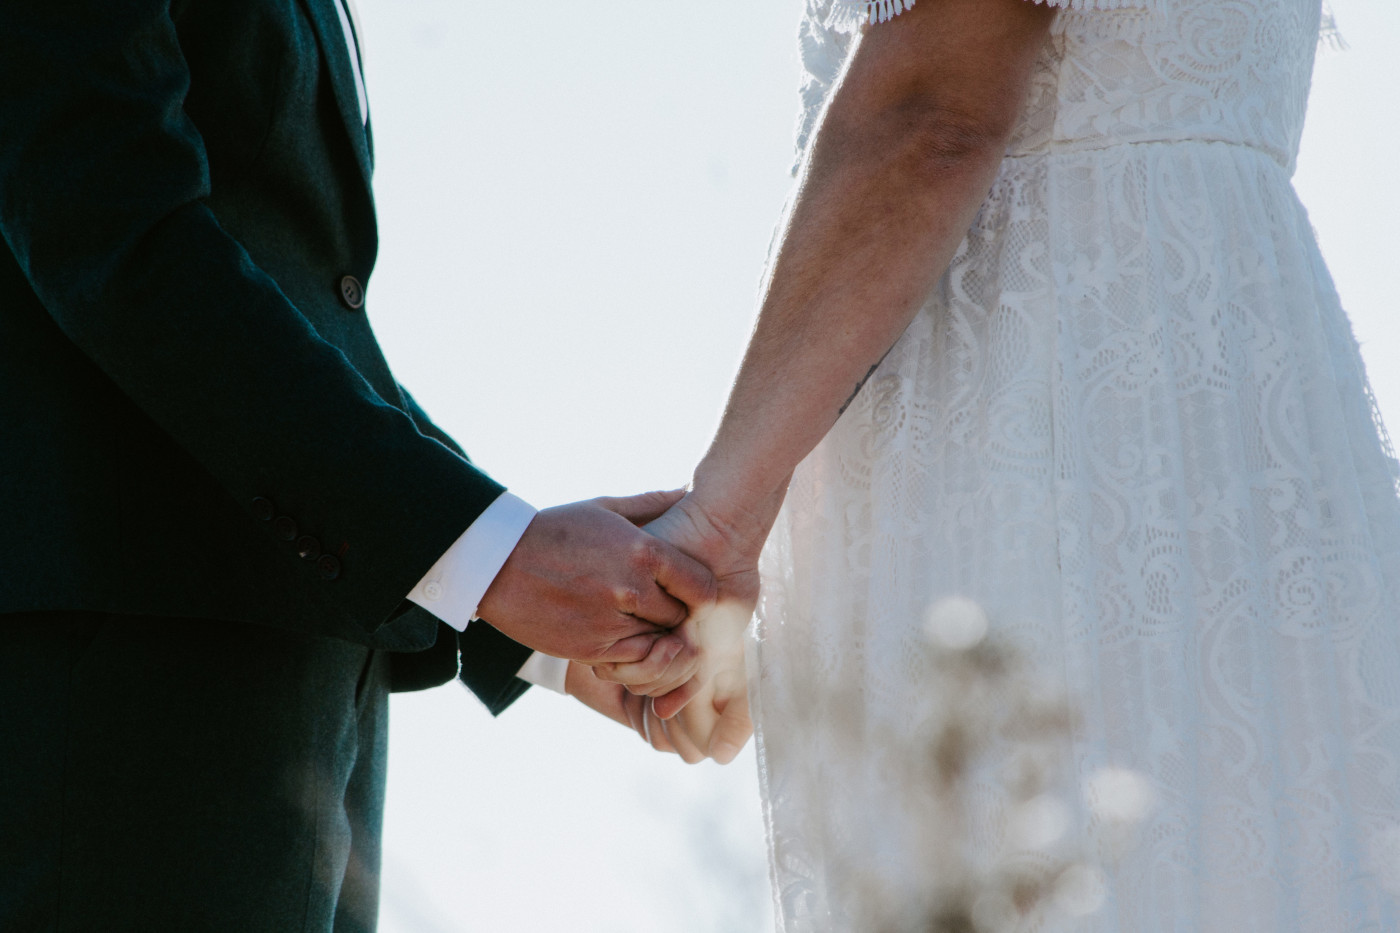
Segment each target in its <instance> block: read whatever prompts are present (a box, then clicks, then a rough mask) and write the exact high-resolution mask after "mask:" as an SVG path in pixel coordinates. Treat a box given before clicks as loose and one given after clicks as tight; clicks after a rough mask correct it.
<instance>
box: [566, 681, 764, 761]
mask: <svg viewBox="0 0 1400 933" xmlns="http://www.w3.org/2000/svg"><path fill="white" fill-rule="evenodd" d="M564 684H565V690H566V691H567V692H568V694H569V695H570V696H572V697H574V698H576V699H578V700H579V701H581V702H582V703H583V704H584V705H585V706H587V707H589V708H590V709H593V710H596V711H597V712H600V713H602V714H603V715H604V716H607V717H608V718H609V719H612V720H614V721H616V722H620V723H622V724H623V725H624V726H628V727H630V728H631V729H633V730H634V731H635V732H637V734H639V735H640V736H641V737H642V739H643V740H644V741H646V742H647V744H649V745H651V746H652V747H653V748H655V749H656V750H657V751H660V752H670V753H673V754H678V755H680V756H681V758H682V759H683V760H684V761H685V762H686V763H687V764H696V763H697V762H700V761H703V760H705V758H707V757H709V758H713V759H714V760H715V761H717V762H719V763H720V764H729V762H731V761H733V760H734V758H735V756H737V755H738V754H739V751H740V750H741V749H742V748H743V747H744V743H745V742H747V741H748V738H749V736H750V735H752V734H753V723H752V721H751V720H750V719H749V704H748V692H747V690H745V689H744V683H743V680H742V678H740V679H739V680H737V681H734V680H732V679H725V678H719V679H717V680H716V681H714V682H712V689H711V690H710V692H709V694H708V695H707V696H706V697H703V698H701V699H697V700H696V701H695V702H693V703H691V704H690V706H689V707H687V708H686V709H685V710H684V711H683V712H682V713H681V714H680V715H679V716H676V717H675V718H673V719H671V720H669V721H668V720H665V719H662V718H661V717H660V716H657V715H656V712H655V710H653V709H652V703H651V700H650V699H649V698H647V697H644V696H638V695H636V694H634V693H630V692H629V691H628V690H627V689H626V688H625V687H623V686H621V685H620V684H614V683H609V682H608V681H605V680H600V679H599V678H598V677H597V676H596V674H595V672H594V670H593V668H591V667H588V666H587V665H584V664H579V663H578V662H576V661H575V662H571V663H570V664H569V670H568V673H567V674H566V675H565V680H564ZM716 686H717V687H718V688H719V689H713V688H714V687H716Z"/></svg>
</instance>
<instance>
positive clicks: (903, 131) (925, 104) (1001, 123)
mask: <svg viewBox="0 0 1400 933" xmlns="http://www.w3.org/2000/svg"><path fill="white" fill-rule="evenodd" d="M1007 96H1009V95H1007ZM881 97H882V98H883V99H880V100H869V99H867V100H866V101H862V102H860V104H861V105H857V106H851V107H837V106H833V107H832V109H831V111H830V112H828V114H827V119H826V120H825V121H824V125H823V127H822V135H823V136H825V137H826V138H827V141H829V142H830V143H831V144H832V148H833V149H834V150H836V151H837V152H840V153H843V154H844V155H846V156H847V157H852V158H858V159H860V160H862V161H869V160H871V159H878V160H879V161H882V162H886V163H888V162H889V161H891V160H894V161H898V162H902V163H905V164H906V165H907V166H908V168H909V169H910V170H912V171H916V172H918V173H919V174H924V173H930V172H931V173H936V174H940V175H941V174H946V173H948V172H950V171H957V170H959V169H961V168H965V167H969V166H973V165H976V166H982V165H985V164H986V163H987V162H988V161H1000V159H1001V157H1002V156H1003V154H1004V153H1005V151H1006V146H1007V144H1008V142H1009V141H1010V139H1011V135H1012V133H1013V132H1014V130H1015V128H1016V123H1017V120H1018V119H1019V117H1020V101H1019V100H1017V101H1011V100H1007V99H1001V98H999V97H997V96H983V97H979V98H976V99H960V98H958V97H957V95H952V94H949V93H948V92H947V91H946V90H940V89H930V88H926V87H923V86H919V85H914V86H909V87H905V88H900V89H898V90H897V91H895V92H893V93H886V94H885V95H881ZM834 103H836V102H834Z"/></svg>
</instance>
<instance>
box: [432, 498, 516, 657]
mask: <svg viewBox="0 0 1400 933" xmlns="http://www.w3.org/2000/svg"><path fill="white" fill-rule="evenodd" d="M534 518H535V509H534V507H533V506H531V505H530V504H529V503H527V502H525V501H524V500H523V499H520V498H519V497H517V496H513V495H511V494H510V493H508V492H503V493H501V495H500V497H499V498H498V499H496V501H495V502H493V503H491V504H490V505H489V506H487V507H486V511H485V512H482V513H481V514H480V515H478V516H477V519H476V521H474V522H472V523H471V525H470V526H469V527H468V528H467V530H466V531H464V532H462V536H461V537H460V538H458V539H457V540H456V541H454V542H452V546H451V547H450V548H448V549H447V553H445V554H443V555H442V557H440V558H438V562H437V563H436V564H433V566H432V569H430V570H429V571H428V572H427V573H426V574H425V575H424V576H423V579H421V580H419V581H418V585H417V586H415V587H414V588H413V590H412V591H411V592H410V593H409V594H408V598H409V599H410V600H411V601H413V602H414V603H417V604H418V605H419V606H422V607H423V608H424V609H426V610H428V611H429V612H431V613H432V614H433V615H435V616H437V617H438V618H439V619H441V620H442V621H444V622H446V623H447V624H448V625H450V626H452V627H453V628H455V629H456V630H457V631H459V632H464V631H466V629H467V623H468V622H470V621H471V620H472V619H474V618H476V610H477V607H478V606H480V605H481V597H483V596H485V595H486V590H487V589H488V588H489V587H490V586H491V581H492V580H495V579H496V574H498V573H500V572H501V567H502V566H504V565H505V562H506V558H508V557H510V552H511V551H513V550H515V546H516V545H517V544H519V543H520V537H521V535H523V534H525V529H526V527H528V526H529V524H530V522H531V521H533V520H534Z"/></svg>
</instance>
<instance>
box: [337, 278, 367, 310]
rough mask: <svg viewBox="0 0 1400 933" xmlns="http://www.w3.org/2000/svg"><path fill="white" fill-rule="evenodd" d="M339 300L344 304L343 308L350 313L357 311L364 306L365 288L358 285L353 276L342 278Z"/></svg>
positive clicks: (358, 281) (358, 282)
mask: <svg viewBox="0 0 1400 933" xmlns="http://www.w3.org/2000/svg"><path fill="white" fill-rule="evenodd" d="M340 300H341V301H343V302H345V307H347V308H349V309H350V310H351V311H358V310H360V309H361V308H363V307H364V305H365V287H364V286H363V285H361V284H360V280H359V279H357V278H355V277H354V276H353V275H347V276H343V277H342V278H341V280H340Z"/></svg>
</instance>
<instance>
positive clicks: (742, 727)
mask: <svg viewBox="0 0 1400 933" xmlns="http://www.w3.org/2000/svg"><path fill="white" fill-rule="evenodd" d="M736 681H737V683H736ZM714 706H715V710H716V711H717V712H718V713H719V722H718V723H716V724H715V731H714V732H713V733H711V734H710V744H709V748H707V749H706V752H707V753H708V754H709V756H710V757H711V758H713V759H714V760H715V761H717V762H719V763H720V764H722V765H727V764H729V763H730V762H731V761H733V760H734V759H735V758H737V757H738V755H739V752H741V751H743V749H744V746H745V745H746V744H747V743H748V741H749V737H750V736H751V735H753V719H752V717H751V716H750V715H749V692H748V689H747V686H746V685H745V684H744V683H743V675H742V674H739V673H738V672H735V671H725V672H723V673H721V674H720V675H719V676H718V677H716V678H715V701H714Z"/></svg>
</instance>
